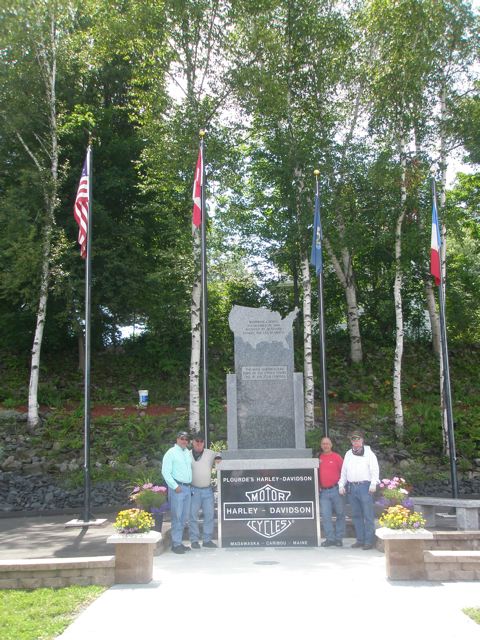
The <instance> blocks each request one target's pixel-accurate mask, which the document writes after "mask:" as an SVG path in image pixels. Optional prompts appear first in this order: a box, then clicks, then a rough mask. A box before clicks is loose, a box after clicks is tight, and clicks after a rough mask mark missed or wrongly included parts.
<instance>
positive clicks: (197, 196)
mask: <svg viewBox="0 0 480 640" xmlns="http://www.w3.org/2000/svg"><path fill="white" fill-rule="evenodd" d="M202 182H203V153H202V148H201V147H200V149H199V151H198V158H197V166H196V167H195V180H194V182H193V213H192V222H193V224H194V225H195V226H196V227H199V226H200V225H201V224H202Z"/></svg>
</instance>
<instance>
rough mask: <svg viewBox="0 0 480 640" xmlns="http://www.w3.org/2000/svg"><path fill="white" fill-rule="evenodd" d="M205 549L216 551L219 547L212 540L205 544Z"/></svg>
mask: <svg viewBox="0 0 480 640" xmlns="http://www.w3.org/2000/svg"><path fill="white" fill-rule="evenodd" d="M203 548H204V549H216V548H217V545H216V544H215V543H214V542H212V541H211V540H209V541H208V542H204V543H203Z"/></svg>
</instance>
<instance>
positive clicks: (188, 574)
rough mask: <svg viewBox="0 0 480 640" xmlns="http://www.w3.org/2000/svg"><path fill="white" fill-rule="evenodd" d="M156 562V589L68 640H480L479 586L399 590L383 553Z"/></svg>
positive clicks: (104, 605)
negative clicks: (475, 611) (473, 612)
mask: <svg viewBox="0 0 480 640" xmlns="http://www.w3.org/2000/svg"><path fill="white" fill-rule="evenodd" d="M154 563H155V564H154V581H153V582H152V583H151V584H149V585H144V586H136V587H134V586H127V585H125V586H123V585H117V586H115V587H112V588H111V589H109V590H108V591H106V592H105V593H104V594H103V595H102V596H101V597H100V598H99V599H98V600H96V601H95V602H94V603H93V604H92V605H91V606H90V607H89V608H88V609H86V610H85V611H84V612H83V613H82V614H81V615H80V616H79V617H78V618H77V620H76V621H75V622H74V623H73V624H72V625H71V626H70V627H69V628H68V629H67V630H66V631H65V632H64V633H63V635H61V636H60V638H61V639H62V640H84V639H85V638H89V640H96V639H98V640H100V639H102V640H109V639H113V638H142V637H145V638H156V639H159V640H162V639H163V638H168V639H170V640H171V639H174V638H176V639H179V640H180V639H182V638H194V639H195V640H207V638H208V639H209V640H211V638H218V637H222V636H224V637H225V638H228V640H237V639H238V640H240V639H242V640H245V639H252V640H253V639H257V638H262V639H267V638H268V639H272V640H274V639H275V640H287V639H289V640H290V639H292V638H298V639H300V638H317V637H321V636H324V637H336V638H339V639H342V638H347V639H349V640H353V639H355V640H362V639H363V638H365V639H367V638H368V640H371V639H372V638H388V639H389V640H397V639H398V640H407V639H411V640H417V639H418V640H421V639H427V638H435V640H455V639H457V638H458V640H470V639H472V640H473V639H474V638H475V639H476V640H479V638H480V627H479V626H478V625H477V624H476V623H475V622H473V621H472V620H471V619H470V618H468V617H467V616H466V615H465V614H463V613H462V611H461V609H462V608H463V607H468V606H478V605H480V586H479V584H478V583H476V582H468V583H429V582H420V583H419V582H396V583H393V582H389V581H388V580H387V579H386V577H385V558H384V556H383V554H382V553H380V552H378V551H363V550H357V549H349V548H343V549H321V548H316V549H217V550H210V549H208V550H207V549H201V550H199V551H191V552H190V553H188V554H186V555H183V556H177V555H175V554H173V553H171V552H168V553H165V554H163V555H161V556H158V557H156V558H155V559H154ZM333 634H334V635H333Z"/></svg>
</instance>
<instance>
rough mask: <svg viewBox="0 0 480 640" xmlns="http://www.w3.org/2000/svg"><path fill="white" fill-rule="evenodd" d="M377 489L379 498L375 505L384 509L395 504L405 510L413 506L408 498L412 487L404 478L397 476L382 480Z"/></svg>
mask: <svg viewBox="0 0 480 640" xmlns="http://www.w3.org/2000/svg"><path fill="white" fill-rule="evenodd" d="M379 489H380V498H379V499H378V500H377V504H378V505H380V506H381V507H383V508H384V509H385V508H387V507H393V506H395V505H397V504H401V505H402V506H403V507H407V508H410V507H412V506H413V502H412V500H411V499H410V498H409V497H408V494H409V493H410V491H411V490H412V486H411V485H409V484H408V483H407V481H406V480H405V479H404V478H400V477H399V476H394V477H393V478H391V479H390V478H384V479H383V480H382V481H381V482H380V484H379Z"/></svg>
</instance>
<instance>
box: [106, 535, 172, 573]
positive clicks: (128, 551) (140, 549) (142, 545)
mask: <svg viewBox="0 0 480 640" xmlns="http://www.w3.org/2000/svg"><path fill="white" fill-rule="evenodd" d="M161 539H162V534H161V533H158V532H157V531H149V532H148V533H115V534H114V535H112V536H109V537H108V538H107V542H108V543H109V544H114V545H115V583H116V584H146V583H148V582H151V580H152V575H153V552H154V551H155V547H156V546H157V542H158V541H159V540H161Z"/></svg>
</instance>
